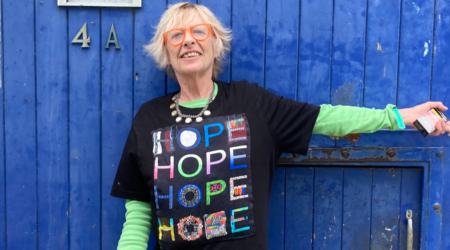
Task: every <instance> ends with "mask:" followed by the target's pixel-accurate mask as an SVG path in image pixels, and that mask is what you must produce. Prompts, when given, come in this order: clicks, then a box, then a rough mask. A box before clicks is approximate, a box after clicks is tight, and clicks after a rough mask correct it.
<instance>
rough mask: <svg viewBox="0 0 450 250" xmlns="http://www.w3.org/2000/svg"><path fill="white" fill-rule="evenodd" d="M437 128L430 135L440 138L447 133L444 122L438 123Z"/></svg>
mask: <svg viewBox="0 0 450 250" xmlns="http://www.w3.org/2000/svg"><path fill="white" fill-rule="evenodd" d="M435 128H436V130H435V131H433V132H432V133H431V134H430V135H433V136H438V135H442V134H444V133H445V132H446V125H445V122H444V120H440V121H439V122H438V123H436V126H435Z"/></svg>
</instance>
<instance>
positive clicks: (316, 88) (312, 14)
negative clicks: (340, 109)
mask: <svg viewBox="0 0 450 250" xmlns="http://www.w3.org/2000/svg"><path fill="white" fill-rule="evenodd" d="M300 20H301V21H300V52H299V53H300V55H299V58H298V60H299V66H298V67H299V70H298V79H299V82H298V100H299V101H302V102H309V103H313V104H316V105H320V104H326V103H330V86H331V77H330V73H331V70H330V69H331V46H332V34H333V1H329V0H317V1H302V3H301V15H300Z"/></svg>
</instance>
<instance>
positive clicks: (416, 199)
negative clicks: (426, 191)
mask: <svg viewBox="0 0 450 250" xmlns="http://www.w3.org/2000/svg"><path fill="white" fill-rule="evenodd" d="M401 171H402V180H401V182H402V187H401V189H402V190H401V198H400V200H401V204H400V206H401V210H400V232H399V239H400V246H399V249H406V247H407V241H406V239H407V227H408V221H407V219H406V211H407V210H412V211H413V216H412V220H413V236H414V237H413V249H420V232H421V231H422V229H423V228H424V227H425V225H424V224H422V223H421V222H422V218H421V217H422V197H423V196H422V188H423V185H422V183H423V175H422V172H423V169H421V168H404V169H402V170H401Z"/></svg>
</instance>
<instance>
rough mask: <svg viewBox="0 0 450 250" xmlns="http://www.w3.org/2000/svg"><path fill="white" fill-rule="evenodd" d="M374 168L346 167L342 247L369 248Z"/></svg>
mask: <svg viewBox="0 0 450 250" xmlns="http://www.w3.org/2000/svg"><path fill="white" fill-rule="evenodd" d="M371 189H372V170H371V169H370V168H344V203H343V208H342V247H341V249H369V245H370V212H371V200H372V197H371Z"/></svg>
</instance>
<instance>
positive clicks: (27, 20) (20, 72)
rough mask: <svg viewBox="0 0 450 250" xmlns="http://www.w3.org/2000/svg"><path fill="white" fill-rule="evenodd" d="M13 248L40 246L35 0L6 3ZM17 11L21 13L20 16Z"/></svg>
mask: <svg viewBox="0 0 450 250" xmlns="http://www.w3.org/2000/svg"><path fill="white" fill-rule="evenodd" d="M2 3H3V15H4V16H3V46H4V48H7V49H3V52H4V58H3V59H4V72H3V73H4V87H5V93H4V98H5V100H4V103H5V104H4V105H5V106H4V112H5V113H4V116H5V147H6V155H5V157H6V161H5V162H6V200H7V202H6V214H7V217H6V223H7V225H6V226H7V229H6V230H7V232H6V233H7V239H6V240H7V249H34V248H36V245H37V226H36V225H37V223H36V222H37V208H36V203H37V199H38V198H37V192H36V187H37V186H36V185H37V183H36V124H35V122H36V116H35V114H36V89H35V58H34V53H35V48H34V46H33V45H34V1H13V0H10V1H3V2H2ZM17 13H21V15H20V18H18V15H17Z"/></svg>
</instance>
